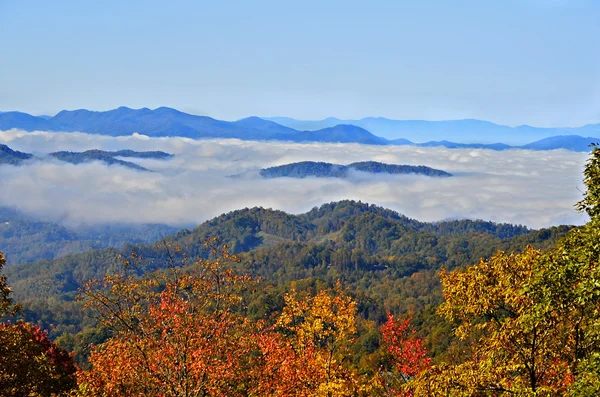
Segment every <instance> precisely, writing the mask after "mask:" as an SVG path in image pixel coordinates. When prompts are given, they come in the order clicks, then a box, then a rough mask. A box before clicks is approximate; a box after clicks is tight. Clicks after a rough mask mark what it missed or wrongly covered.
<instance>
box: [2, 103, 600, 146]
mask: <svg viewBox="0 0 600 397" xmlns="http://www.w3.org/2000/svg"><path fill="white" fill-rule="evenodd" d="M12 128H17V129H22V130H25V131H35V130H40V131H64V132H75V131H81V132H86V133H90V134H101V135H108V136H123V135H131V134H133V133H139V134H143V135H147V136H150V137H165V136H180V137H188V138H193V139H202V138H236V139H242V140H259V141H260V140H280V141H291V142H338V143H362V144H372V145H414V146H422V147H432V146H442V147H448V148H483V149H492V150H505V149H511V148H523V149H529V150H552V149H567V150H576V151H588V150H589V148H588V145H589V144H590V143H592V142H596V141H598V140H599V139H598V138H595V137H598V136H600V124H589V125H585V126H582V127H577V128H537V127H531V126H519V127H508V126H502V125H498V124H494V123H490V122H487V121H481V120H451V121H419V120H390V119H385V118H365V119H360V120H340V119H336V118H328V119H324V120H320V121H301V120H294V119H290V118H282V117H276V118H260V117H248V118H245V119H241V120H238V121H222V120H217V119H214V118H211V117H207V116H196V115H192V114H188V113H184V112H181V111H178V110H175V109H171V108H167V107H160V108H157V109H153V110H152V109H148V108H142V109H130V108H127V107H124V106H122V107H119V108H117V109H113V110H109V111H102V112H96V111H90V110H86V109H79V110H73V111H70V110H63V111H61V112H59V113H58V114H56V115H55V116H53V117H47V116H32V115H30V114H27V113H22V112H4V113H0V130H9V129H12ZM376 134H380V135H383V136H385V137H382V136H378V135H376ZM440 138H443V139H442V140H440ZM500 141H504V143H501V142H500ZM415 142H422V143H415ZM473 142H476V143H473Z"/></svg>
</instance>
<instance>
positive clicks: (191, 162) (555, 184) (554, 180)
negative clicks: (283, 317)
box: [0, 130, 587, 228]
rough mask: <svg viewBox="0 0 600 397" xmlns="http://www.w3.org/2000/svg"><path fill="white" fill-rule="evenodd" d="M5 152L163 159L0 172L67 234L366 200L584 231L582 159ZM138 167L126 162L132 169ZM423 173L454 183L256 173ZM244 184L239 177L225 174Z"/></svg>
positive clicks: (1, 188) (448, 152) (258, 150)
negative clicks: (360, 164)
mask: <svg viewBox="0 0 600 397" xmlns="http://www.w3.org/2000/svg"><path fill="white" fill-rule="evenodd" d="M0 143H5V144H7V145H9V146H10V147H11V148H12V149H15V150H20V151H25V152H33V153H37V154H43V153H48V152H52V151H58V150H71V151H83V150H88V149H104V150H118V149H133V150H139V151H143V150H162V151H166V152H169V153H173V154H175V155H176V156H175V157H174V158H173V159H170V160H166V161H163V160H134V161H135V162H136V163H138V164H140V165H142V166H144V167H146V168H149V169H152V170H154V171H156V172H153V173H150V172H138V171H135V170H131V169H127V168H124V167H121V166H106V165H104V164H102V163H90V164H81V165H72V164H65V163H61V162H32V163H29V164H27V165H24V166H20V167H14V166H0V206H11V207H16V208H18V209H20V210H22V211H24V212H26V213H30V214H33V215H36V216H39V217H43V218H45V219H49V220H60V221H62V222H64V223H67V224H80V223H87V224H91V223H106V222H117V221H118V222H140V223H141V222H155V223H167V224H171V225H194V224H198V223H200V222H202V221H205V220H207V219H210V218H212V217H214V216H217V215H219V214H221V213H223V212H227V211H231V210H235V209H239V208H244V207H252V206H263V207H271V208H275V209H281V210H284V211H288V212H292V213H300V212H304V211H307V210H309V209H310V208H312V207H314V206H318V205H321V204H323V203H325V202H330V201H337V200H342V199H354V200H362V201H363V202H369V203H373V204H378V205H381V206H384V207H387V208H391V209H394V210H397V211H398V212H401V213H403V214H405V215H407V216H410V217H413V218H416V219H419V220H422V221H437V220H443V219H448V218H452V219H454V218H478V219H485V220H492V221H496V222H509V223H516V224H524V225H527V226H530V227H534V228H539V227H546V226H551V225H558V224H565V223H566V224H581V223H583V222H585V218H584V217H583V216H582V215H579V214H578V213H577V212H576V211H575V210H574V207H573V205H574V203H575V202H576V201H578V200H579V199H580V198H581V192H582V191H583V184H582V177H581V173H582V170H583V166H584V163H585V160H586V158H587V155H586V154H585V153H575V152H568V151H564V150H555V151H540V152H536V151H526V150H509V151H502V152H498V151H490V150H473V149H447V148H415V147H409V146H370V145H360V144H322V143H314V144H297V143H285V142H250V141H239V140H192V139H186V138H148V137H145V136H140V135H134V136H129V137H117V138H113V137H105V136H99V135H89V134H83V133H50V132H24V131H19V130H10V131H0ZM128 160H129V161H131V159H128ZM304 160H312V161H327V162H332V163H339V164H348V163H351V162H355V161H367V160H374V161H381V162H386V163H395V164H409V165H427V166H430V167H434V168H439V169H443V170H445V171H448V172H451V173H453V174H455V177H453V178H429V177H422V176H415V175H409V176H378V177H374V178H371V177H369V178H365V175H360V174H356V175H352V176H351V177H350V178H349V179H346V180H341V179H316V178H307V179H291V178H283V179H262V178H260V177H258V176H257V173H256V172H253V171H257V170H258V169H260V168H264V167H269V166H275V165H281V164H286V163H290V162H296V161H304ZM235 174H244V175H245V176H244V177H241V178H230V177H229V176H230V175H235Z"/></svg>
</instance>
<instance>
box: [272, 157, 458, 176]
mask: <svg viewBox="0 0 600 397" xmlns="http://www.w3.org/2000/svg"><path fill="white" fill-rule="evenodd" d="M351 171H360V172H366V173H370V174H418V175H426V176H434V177H449V176H452V174H450V173H448V172H446V171H442V170H438V169H435V168H430V167H427V166H424V165H417V166H415V165H397V164H385V163H380V162H377V161H363V162H357V163H352V164H348V165H340V164H332V163H325V162H315V161H302V162H298V163H291V164H284V165H280V166H276V167H270V168H265V169H262V170H261V171H260V175H261V176H263V177H265V178H279V177H291V178H306V177H317V178H346V177H348V175H349V173H350V172H351Z"/></svg>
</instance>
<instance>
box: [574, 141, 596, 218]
mask: <svg viewBox="0 0 600 397" xmlns="http://www.w3.org/2000/svg"><path fill="white" fill-rule="evenodd" d="M591 146H592V147H593V149H592V152H591V153H590V157H589V158H588V161H587V164H586V165H585V169H584V171H583V175H584V178H583V182H584V184H585V187H586V191H585V194H584V198H583V200H581V201H580V202H578V203H577V205H576V207H577V210H578V211H580V212H584V211H585V212H587V214H588V215H589V216H590V218H596V217H598V215H600V205H599V204H600V147H599V146H598V144H592V145H591Z"/></svg>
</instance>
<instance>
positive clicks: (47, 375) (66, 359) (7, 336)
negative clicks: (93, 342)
mask: <svg viewBox="0 0 600 397" xmlns="http://www.w3.org/2000/svg"><path fill="white" fill-rule="evenodd" d="M5 263H6V261H5V259H4V254H3V253H2V252H0V270H2V267H3V266H4V264H5ZM10 292H11V289H10V287H9V286H8V285H7V283H6V277H5V276H3V275H0V317H1V316H4V315H7V314H13V313H14V312H15V311H16V308H15V307H14V306H13V302H12V299H11V298H10ZM75 371H76V368H75V365H74V364H73V359H72V356H71V355H70V354H69V353H67V352H66V351H65V350H63V349H60V348H59V347H58V346H57V345H56V344H55V343H53V342H51V341H50V340H49V339H48V335H47V334H46V332H44V331H42V330H41V329H40V328H39V327H38V326H35V325H31V324H29V323H25V322H22V321H19V322H17V323H15V324H12V323H2V324H0V395H2V396H7V397H10V396H50V395H58V394H59V393H62V392H67V391H69V390H71V389H72V388H73V387H74V386H75Z"/></svg>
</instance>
